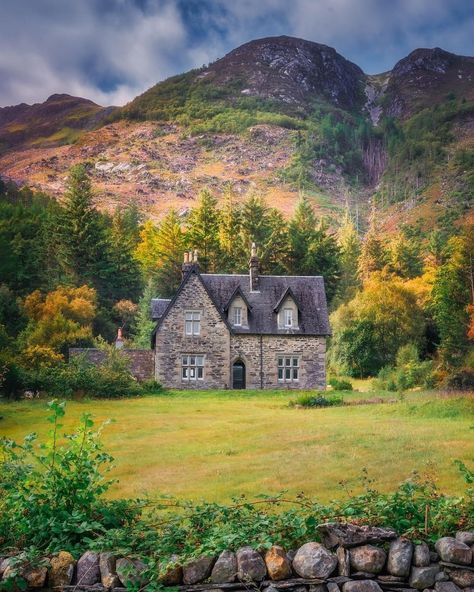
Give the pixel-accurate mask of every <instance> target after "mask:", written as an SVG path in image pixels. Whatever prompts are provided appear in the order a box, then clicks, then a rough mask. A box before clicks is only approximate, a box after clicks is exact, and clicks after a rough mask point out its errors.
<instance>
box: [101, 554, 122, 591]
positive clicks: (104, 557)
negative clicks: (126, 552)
mask: <svg viewBox="0 0 474 592" xmlns="http://www.w3.org/2000/svg"><path fill="white" fill-rule="evenodd" d="M116 564H117V559H116V557H115V555H114V554H113V553H101V554H100V556H99V570H100V581H101V583H102V586H104V588H116V587H117V586H118V585H119V578H118V575H117V570H116Z"/></svg>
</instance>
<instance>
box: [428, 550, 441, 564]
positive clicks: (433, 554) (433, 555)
mask: <svg viewBox="0 0 474 592" xmlns="http://www.w3.org/2000/svg"><path fill="white" fill-rule="evenodd" d="M437 561H439V555H438V553H436V551H430V562H431V563H436V562H437Z"/></svg>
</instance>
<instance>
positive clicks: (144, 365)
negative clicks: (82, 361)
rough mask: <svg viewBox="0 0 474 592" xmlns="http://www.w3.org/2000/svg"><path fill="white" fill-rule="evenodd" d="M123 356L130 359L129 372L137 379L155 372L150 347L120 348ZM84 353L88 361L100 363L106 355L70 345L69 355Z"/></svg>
mask: <svg viewBox="0 0 474 592" xmlns="http://www.w3.org/2000/svg"><path fill="white" fill-rule="evenodd" d="M120 352H121V353H123V355H124V356H126V357H127V358H128V359H129V360H130V372H131V373H132V375H133V376H134V377H135V378H136V379H137V380H149V379H151V378H153V377H154V374H155V363H154V360H155V357H154V351H153V350H152V349H122V350H120ZM79 355H84V356H85V357H86V359H87V360H89V362H92V363H93V364H96V365H100V364H101V363H102V362H103V361H104V359H105V356H106V355H107V354H106V352H105V351H103V350H101V349H96V348H92V347H88V348H86V347H71V348H69V357H70V358H72V357H74V356H79Z"/></svg>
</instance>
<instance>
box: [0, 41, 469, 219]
mask: <svg viewBox="0 0 474 592" xmlns="http://www.w3.org/2000/svg"><path fill="white" fill-rule="evenodd" d="M473 75H474V58H470V57H463V56H457V55H454V54H450V53H448V52H445V51H443V50H441V49H438V48H436V49H418V50H415V51H414V52H412V53H411V54H410V55H409V56H407V57H406V58H404V59H402V60H400V61H399V62H398V63H397V64H396V65H395V67H394V68H393V70H391V71H390V72H386V73H384V74H380V75H375V76H373V75H372V76H369V75H366V74H364V73H363V71H362V70H361V69H360V68H359V67H358V66H356V65H355V64H353V63H351V62H349V61H348V60H346V59H345V58H343V57H342V56H341V55H339V54H338V53H337V52H336V51H335V50H334V49H332V48H330V47H327V46H325V45H320V44H317V43H313V42H309V41H304V40H301V39H294V38H291V37H274V38H266V39H259V40H255V41H251V42H249V43H246V44H245V45H242V46H241V47H239V48H237V49H235V50H233V51H231V52H230V53H229V54H227V55H226V56H224V57H223V58H221V59H220V60H217V61H216V62H215V63H213V64H210V65H209V66H208V67H204V68H202V69H199V70H193V71H190V72H188V73H185V74H182V75H179V76H175V77H173V78H170V79H168V80H165V81H164V82H161V83H158V84H157V85H155V86H154V87H152V88H151V89H149V90H148V91H146V92H145V93H143V94H142V95H140V96H139V97H137V98H135V99H134V100H133V101H131V102H130V103H129V104H127V105H125V106H124V107H122V108H117V109H114V108H103V107H100V106H98V105H96V104H94V103H92V102H91V101H88V100H86V99H80V98H76V97H70V96H68V95H53V96H52V97H50V98H49V99H48V100H47V101H46V102H45V103H42V104H38V105H32V106H28V105H24V104H23V105H17V106H15V107H4V108H0V174H1V175H2V176H4V177H7V178H10V179H12V180H14V181H15V182H17V183H18V184H19V185H22V184H29V185H32V186H34V187H37V188H39V189H43V190H45V191H47V192H49V193H51V194H53V195H56V196H58V197H60V196H61V194H62V192H63V190H64V183H65V178H66V174H67V170H68V168H69V167H70V166H71V165H72V164H73V163H76V162H84V161H85V162H86V163H87V164H88V166H89V169H90V171H91V175H92V177H93V181H94V187H95V190H96V196H97V203H98V204H99V205H100V207H103V208H105V209H111V208H114V207H116V206H117V205H121V204H125V203H131V202H134V203H137V204H138V205H139V206H140V207H141V208H142V209H143V210H144V211H145V212H147V214H148V215H150V216H152V217H160V216H161V214H162V213H163V212H164V211H166V210H167V209H168V208H169V207H176V208H177V209H178V210H179V211H180V212H182V214H183V215H185V214H186V211H187V208H188V207H189V206H190V205H192V204H193V201H194V199H195V197H196V194H197V192H198V191H199V189H200V188H202V187H210V188H211V189H212V190H214V191H215V193H216V194H217V195H221V194H222V193H223V192H224V191H226V190H227V188H229V187H230V188H232V189H233V190H234V191H235V193H236V194H237V195H243V194H246V193H248V192H249V191H259V192H261V193H263V194H265V195H266V196H267V198H268V200H269V201H270V202H271V203H272V204H274V205H277V206H278V207H280V208H281V209H282V210H283V211H284V212H286V213H289V212H290V211H291V209H292V207H293V204H294V202H295V201H296V199H297V197H298V193H299V191H300V190H301V189H303V190H304V191H305V192H306V193H308V194H309V195H310V196H311V197H312V198H313V201H314V204H315V207H316V208H317V209H319V211H320V212H321V213H324V214H325V215H330V216H332V215H333V214H334V213H335V212H337V211H338V210H339V209H340V208H341V207H343V206H344V204H345V203H346V202H347V201H349V203H350V205H351V206H352V207H353V208H354V211H355V210H356V209H357V210H358V211H359V212H362V213H363V212H364V207H365V206H366V204H367V203H368V200H369V199H371V198H373V199H375V200H376V202H377V203H378V204H379V205H380V206H381V208H382V212H383V217H384V220H385V224H386V228H387V229H388V230H392V229H396V228H397V227H398V226H399V225H400V224H401V223H409V224H412V225H416V226H418V227H420V228H424V229H426V230H429V229H430V228H432V227H433V226H435V225H437V224H452V223H453V222H455V221H456V220H457V219H464V218H465V216H466V215H469V214H470V213H472V210H473V203H472V199H473V193H474V179H473V177H474V174H473V168H474V80H473Z"/></svg>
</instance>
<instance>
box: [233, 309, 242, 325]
mask: <svg viewBox="0 0 474 592" xmlns="http://www.w3.org/2000/svg"><path fill="white" fill-rule="evenodd" d="M233 324H234V325H236V326H237V327H240V326H241V325H242V308H241V307H240V306H236V307H234V321H233Z"/></svg>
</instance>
